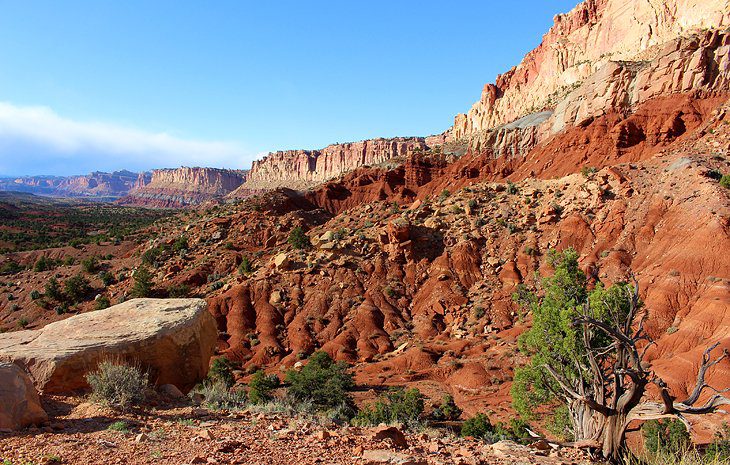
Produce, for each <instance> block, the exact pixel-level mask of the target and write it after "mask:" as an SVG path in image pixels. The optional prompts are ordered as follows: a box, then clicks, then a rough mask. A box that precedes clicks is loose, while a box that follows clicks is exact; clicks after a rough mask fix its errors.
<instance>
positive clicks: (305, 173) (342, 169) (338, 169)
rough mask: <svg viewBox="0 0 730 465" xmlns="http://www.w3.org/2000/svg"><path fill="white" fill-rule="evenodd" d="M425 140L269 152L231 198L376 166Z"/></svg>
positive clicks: (419, 147) (420, 145) (312, 182)
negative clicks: (367, 166) (363, 167)
mask: <svg viewBox="0 0 730 465" xmlns="http://www.w3.org/2000/svg"><path fill="white" fill-rule="evenodd" d="M431 140H437V139H431ZM426 141H427V139H426V138H422V137H412V138H395V139H372V140H364V141H360V142H349V143H345V144H333V145H329V146H327V147H325V148H323V149H322V150H286V151H280V152H273V153H270V154H268V155H267V156H265V157H264V158H262V159H261V160H258V161H255V162H253V165H252V166H251V171H250V173H249V175H248V179H247V180H246V183H245V184H244V185H243V186H242V187H241V189H239V191H237V192H236V193H234V194H232V196H233V197H244V196H246V195H247V194H248V193H249V192H251V191H257V190H261V189H271V188H276V187H288V188H292V189H303V188H307V187H311V186H313V185H315V184H318V183H321V182H324V181H327V180H328V179H332V178H335V177H337V176H340V175H341V174H344V173H346V172H348V171H352V170H353V169H355V168H359V167H361V166H366V165H378V164H381V163H384V162H387V161H388V160H391V159H393V158H396V157H404V156H406V155H408V154H410V153H413V152H414V150H424V149H425V148H426V147H427V143H426Z"/></svg>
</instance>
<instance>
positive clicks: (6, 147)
mask: <svg viewBox="0 0 730 465" xmlns="http://www.w3.org/2000/svg"><path fill="white" fill-rule="evenodd" d="M252 158H253V157H252V154H247V153H246V152H245V150H244V149H243V148H242V147H241V146H240V145H238V144H235V143H230V142H220V141H201V140H191V139H182V138H178V137H175V136H172V135H170V134H167V133H164V132H163V133H153V132H146V131H143V130H140V129H135V128H128V127H123V126H118V125H114V124H107V123H99V122H85V121H74V120H72V119H68V118H64V117H62V116H60V115H58V114H57V113H55V112H54V111H53V110H52V109H50V108H48V107H42V106H17V105H13V104H11V103H7V102H0V174H3V173H7V174H21V173H28V174H40V173H41V172H43V173H45V174H71V173H68V172H67V173H54V172H45V171H43V169H40V168H41V167H39V166H38V163H41V164H43V165H46V166H48V167H49V168H50V167H53V166H59V165H60V166H66V167H67V169H62V171H69V170H71V171H73V172H78V173H83V172H87V171H92V170H109V169H119V168H128V169H134V170H140V169H151V168H158V167H175V166H180V165H188V166H190V165H194V166H225V167H230V168H243V167H246V166H247V165H248V163H249V162H250V160H251V159H252ZM29 170H30V171H29ZM31 171H33V172H31Z"/></svg>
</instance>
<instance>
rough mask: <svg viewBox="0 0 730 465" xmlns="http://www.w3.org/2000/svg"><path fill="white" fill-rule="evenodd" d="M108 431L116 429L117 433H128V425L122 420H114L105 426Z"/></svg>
mask: <svg viewBox="0 0 730 465" xmlns="http://www.w3.org/2000/svg"><path fill="white" fill-rule="evenodd" d="M106 429H107V430H108V431H116V432H117V433H122V434H127V433H129V425H128V424H127V423H126V422H124V421H121V420H120V421H115V422H114V423H111V424H110V425H109V426H107V427H106Z"/></svg>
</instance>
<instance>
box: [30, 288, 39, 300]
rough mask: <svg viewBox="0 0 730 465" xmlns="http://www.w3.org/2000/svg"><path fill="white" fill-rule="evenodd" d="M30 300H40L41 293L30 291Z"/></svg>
mask: <svg viewBox="0 0 730 465" xmlns="http://www.w3.org/2000/svg"><path fill="white" fill-rule="evenodd" d="M30 298H31V300H38V299H40V298H41V293H40V292H38V291H37V290H36V289H33V290H32V291H30Z"/></svg>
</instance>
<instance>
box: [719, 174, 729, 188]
mask: <svg viewBox="0 0 730 465" xmlns="http://www.w3.org/2000/svg"><path fill="white" fill-rule="evenodd" d="M720 185H721V186H722V187H724V188H725V189H730V174H725V175H723V176H722V177H721V178H720Z"/></svg>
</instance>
